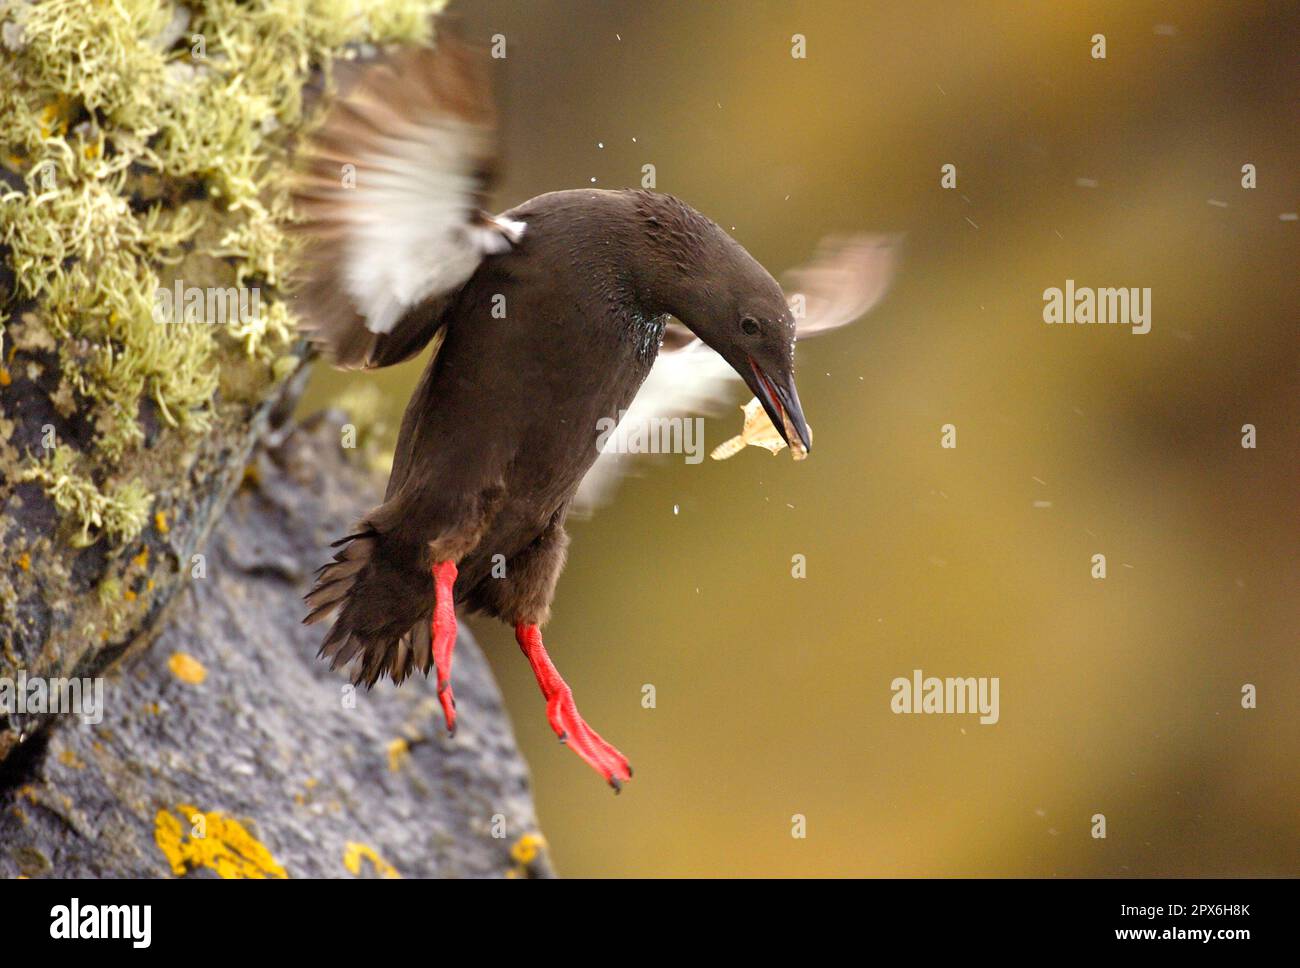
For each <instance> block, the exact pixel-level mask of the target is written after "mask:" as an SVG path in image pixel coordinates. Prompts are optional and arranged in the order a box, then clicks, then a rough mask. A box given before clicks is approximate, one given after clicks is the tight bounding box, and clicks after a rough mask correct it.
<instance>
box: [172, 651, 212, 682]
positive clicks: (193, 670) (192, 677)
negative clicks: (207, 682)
mask: <svg viewBox="0 0 1300 968" xmlns="http://www.w3.org/2000/svg"><path fill="white" fill-rule="evenodd" d="M167 668H168V669H170V670H171V671H172V675H174V676H175V677H176V678H177V679H179V680H180V681H181V682H188V683H189V684H190V685H191V686H197V685H200V684H201V683H202V682H203V680H204V679H206V678H207V677H208V670H207V669H205V668H203V663H202V662H200V661H199V660H198V659H196V658H194V656H192V655H187V654H186V653H184V652H173V653H172V657H171V658H170V659H168V660H167Z"/></svg>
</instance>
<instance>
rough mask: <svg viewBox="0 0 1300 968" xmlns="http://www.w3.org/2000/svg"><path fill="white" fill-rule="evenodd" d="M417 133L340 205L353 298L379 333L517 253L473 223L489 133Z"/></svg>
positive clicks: (374, 165)
mask: <svg viewBox="0 0 1300 968" xmlns="http://www.w3.org/2000/svg"><path fill="white" fill-rule="evenodd" d="M410 134H411V135H412V137H410V138H409V140H407V139H403V140H399V139H397V138H387V139H385V143H384V148H385V149H387V151H388V154H385V155H379V154H371V155H368V156H366V157H365V158H364V159H362V160H361V161H360V163H359V164H358V166H357V187H356V188H355V189H354V190H353V194H352V196H351V197H350V198H348V199H347V203H346V204H344V205H342V206H340V208H341V212H340V214H341V215H342V216H343V217H344V218H345V219H346V221H347V223H348V225H349V230H348V234H347V249H348V258H347V260H346V262H345V267H346V268H345V273H346V280H347V291H348V295H350V296H351V297H352V300H353V302H354V303H355V304H356V307H357V311H358V312H360V313H361V315H362V316H364V317H365V319H366V328H367V329H368V330H370V331H371V332H372V333H387V332H389V331H390V330H391V329H392V328H393V325H394V324H395V323H396V322H397V320H398V319H399V318H401V316H402V314H403V313H404V312H406V310H407V309H409V308H410V307H412V306H414V305H416V304H417V303H419V302H420V301H421V300H423V299H424V298H425V297H427V296H430V295H433V294H434V293H440V292H448V291H450V290H452V289H456V288H458V287H459V286H462V285H464V283H465V282H466V281H467V280H468V279H469V277H470V276H472V275H473V274H474V270H475V269H477V268H478V265H479V263H480V262H482V260H483V257H484V256H485V255H492V254H496V253H500V252H505V251H507V250H508V249H509V248H510V240H509V239H508V237H507V236H506V235H505V233H504V232H503V231H502V230H501V229H500V228H499V227H498V226H497V225H496V224H495V223H493V224H492V225H490V226H489V225H473V224H469V223H468V222H467V217H466V216H467V212H468V210H469V208H470V199H472V198H473V197H474V196H475V194H476V193H477V192H478V191H479V189H480V186H479V184H478V180H477V179H476V178H475V176H474V174H473V173H472V172H471V171H470V170H469V166H468V165H467V164H466V162H467V161H468V160H469V159H471V158H473V157H474V156H476V155H477V154H478V153H479V152H478V151H476V150H474V149H472V148H470V147H469V145H471V144H472V143H473V142H474V141H476V140H480V139H481V138H482V134H481V133H480V132H479V131H478V130H477V129H476V128H475V127H474V126H471V125H468V124H463V123H460V122H454V121H444V122H442V123H440V124H431V125H426V126H423V127H422V128H418V129H417V126H415V125H411V126H410ZM515 234H516V237H518V236H521V235H522V232H517V233H515Z"/></svg>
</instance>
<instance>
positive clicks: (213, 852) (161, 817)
mask: <svg viewBox="0 0 1300 968" xmlns="http://www.w3.org/2000/svg"><path fill="white" fill-rule="evenodd" d="M176 814H179V817H178V816H177V815H176ZM176 814H173V813H171V812H169V811H167V810H159V811H158V813H157V815H156V816H155V817H154V842H155V843H156V844H157V845H158V849H159V850H161V851H162V853H163V856H164V857H166V858H167V863H168V864H170V865H171V869H172V873H173V874H177V875H180V874H185V873H187V872H188V871H192V870H197V869H199V868H201V867H207V868H210V869H211V870H214V871H216V872H217V874H218V875H220V876H221V877H225V878H240V877H243V878H256V879H264V878H268V877H272V878H285V877H288V876H289V875H288V874H287V873H286V872H285V869H284V868H283V867H281V866H280V865H279V864H278V863H276V860H275V857H274V856H272V854H271V852H270V851H269V850H267V848H266V847H265V846H263V845H262V843H261V841H259V840H258V839H257V838H256V837H254V836H253V835H252V834H250V833H249V832H248V831H247V830H245V829H244V826H243V825H242V824H241V823H240V822H239V821H237V820H235V819H233V818H231V817H227V816H225V815H224V814H222V813H220V812H217V811H213V812H210V813H203V812H201V811H199V810H198V809H197V808H195V807H193V806H191V805H189V804H185V803H182V804H178V805H177V807H176ZM186 824H188V825H189V827H190V829H189V832H188V833H186V832H185V825H186Z"/></svg>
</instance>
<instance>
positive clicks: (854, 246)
mask: <svg viewBox="0 0 1300 968" xmlns="http://www.w3.org/2000/svg"><path fill="white" fill-rule="evenodd" d="M900 242H901V240H900V239H899V237H897V236H889V235H852V236H839V237H831V238H826V239H824V240H822V242H821V244H820V245H819V246H818V249H817V254H816V256H815V257H814V258H813V260H812V261H811V262H810V263H808V264H807V265H805V266H802V267H800V268H798V269H793V270H791V271H790V272H789V273H787V274H786V277H785V278H786V283H787V285H786V286H785V289H786V292H787V294H788V296H789V300H790V303H791V306H792V312H793V314H794V316H795V334H796V337H797V338H798V339H800V340H802V339H807V338H808V337H812V336H819V335H821V334H823V333H827V332H829V331H830V330H832V329H838V328H839V327H841V326H845V325H847V324H848V323H851V322H853V321H854V320H855V319H859V318H860V317H862V316H864V315H866V313H868V312H870V311H871V309H872V308H874V307H875V306H876V304H877V303H879V302H880V300H881V299H883V298H884V296H885V293H886V292H888V290H889V285H890V283H891V281H892V280H893V277H894V272H895V270H896V269H897V266H898V257H899V248H900ZM740 386H743V384H742V382H741V380H740V377H739V376H738V375H737V374H736V371H735V370H733V369H732V368H731V367H730V366H729V365H728V364H727V363H726V362H725V361H724V360H723V359H722V357H721V356H719V355H718V354H717V353H715V352H713V350H711V349H710V348H709V347H707V346H706V345H705V344H704V342H703V341H702V340H700V339H698V338H697V337H696V336H694V334H692V333H691V331H690V330H688V329H687V328H686V327H685V326H682V325H681V324H680V323H669V325H668V326H667V328H666V329H665V332H664V342H663V345H662V346H661V347H660V350H659V356H658V358H657V359H656V360H655V364H654V367H653V368H652V369H651V370H650V375H649V376H648V377H646V380H645V382H644V383H643V384H642V385H641V389H640V390H639V391H638V392H637V395H636V398H635V399H634V400H633V401H632V405H631V406H630V407H629V408H628V410H627V413H626V414H624V416H623V419H622V421H621V422H620V423H619V425H618V427H617V428H616V429H615V430H614V432H613V433H611V434H609V435H608V436H607V437H606V439H605V441H604V443H603V446H602V447H601V452H600V456H599V457H598V458H597V459H596V462H595V464H593V465H592V467H591V469H590V470H589V471H588V472H587V475H586V477H584V478H583V479H582V483H581V485H579V487H578V493H577V495H576V496H575V498H574V503H573V508H574V511H575V512H577V513H578V514H589V513H590V512H591V511H592V510H594V509H595V508H597V507H599V506H601V505H603V504H606V503H608V502H609V499H610V498H611V497H612V496H613V493H614V491H615V489H616V488H617V485H618V482H619V479H620V478H621V477H622V476H623V475H624V474H626V473H629V472H631V471H632V470H633V469H634V468H635V467H636V466H637V463H638V460H637V458H638V457H639V456H640V455H639V454H635V453H629V451H630V450H632V449H633V448H630V447H629V446H628V444H629V441H632V440H636V439H641V440H654V439H656V437H655V435H654V433H653V432H652V428H653V427H654V425H655V421H657V420H662V419H664V418H674V417H676V418H688V417H693V416H715V415H716V414H717V413H718V412H720V411H721V410H722V409H724V408H725V407H726V406H727V405H728V404H730V403H731V402H733V401H734V400H735V398H736V389H737V388H738V387H740ZM681 439H683V440H685V439H686V438H685V436H684V435H683V436H682V438H681ZM736 439H737V440H738V439H739V438H736ZM735 450H739V448H738V447H737V448H735ZM733 452H734V451H733Z"/></svg>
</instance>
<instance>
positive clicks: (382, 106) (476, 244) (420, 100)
mask: <svg viewBox="0 0 1300 968" xmlns="http://www.w3.org/2000/svg"><path fill="white" fill-rule="evenodd" d="M340 74H341V77H340V79H339V81H340V84H339V86H340V93H339V95H338V96H337V97H336V98H335V100H334V101H333V102H332V103H331V104H330V106H329V108H328V109H327V112H326V115H325V119H324V121H323V123H322V125H321V127H320V128H319V130H318V131H317V132H316V133H315V134H313V135H312V136H311V137H310V139H308V140H307V141H306V142H305V144H304V145H303V147H302V148H301V149H300V151H299V155H298V165H297V170H296V173H295V178H294V182H293V202H294V207H295V210H296V212H297V215H298V218H299V221H298V222H297V223H295V228H296V230H297V231H298V233H299V234H300V235H301V236H302V237H303V239H304V243H305V244H304V246H303V249H302V259H301V266H300V271H299V273H298V280H297V281H298V286H297V289H298V308H299V311H300V312H299V315H300V316H301V317H302V325H303V329H304V330H305V331H306V332H307V333H308V334H309V335H310V336H311V338H312V339H313V340H315V341H316V342H318V343H321V344H323V345H324V346H325V347H326V348H327V350H328V351H329V353H330V355H331V356H332V358H333V360H334V362H335V363H336V364H337V365H339V366H343V367H356V366H366V367H373V366H387V365H389V364H391V363H396V362H399V361H401V360H403V359H406V358H408V357H410V356H412V355H414V354H415V353H418V352H419V350H420V349H421V348H423V347H424V345H425V344H426V343H427V342H428V341H429V340H430V339H431V338H433V336H434V334H435V333H436V332H437V331H438V330H439V329H440V327H441V325H442V312H443V310H444V309H445V308H446V306H447V304H448V302H449V297H450V296H451V295H452V294H454V293H455V292H456V291H458V290H459V289H460V287H461V286H463V285H464V284H465V282H466V281H467V280H468V279H469V277H470V276H471V275H473V273H474V271H475V270H476V269H477V268H478V266H479V264H480V263H481V262H482V261H483V259H484V258H485V257H487V256H489V255H493V254H497V253H501V252H505V251H508V250H509V249H510V248H511V247H512V246H513V245H514V244H516V243H518V241H519V240H520V238H521V237H522V235H523V231H524V226H523V225H522V224H521V223H514V222H507V221H505V220H500V219H496V218H494V217H492V216H489V215H487V214H485V213H484V212H483V211H482V205H483V204H484V199H485V195H486V192H487V189H488V186H489V183H490V181H491V178H492V175H493V172H494V171H495V168H496V164H497V156H496V133H495V129H496V119H495V111H494V108H493V104H492V99H491V94H490V87H489V84H488V78H487V67H486V62H485V59H484V57H483V56H482V55H481V54H479V53H478V52H476V51H474V50H472V49H471V48H468V47H466V46H464V45H462V44H460V43H458V42H455V41H452V40H440V41H439V43H438V46H437V48H436V49H431V48H425V47H421V48H405V49H402V50H399V51H398V52H396V53H393V54H390V55H386V56H384V57H381V58H379V59H376V60H371V61H367V62H365V63H361V64H345V65H342V67H341V69H340Z"/></svg>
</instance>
